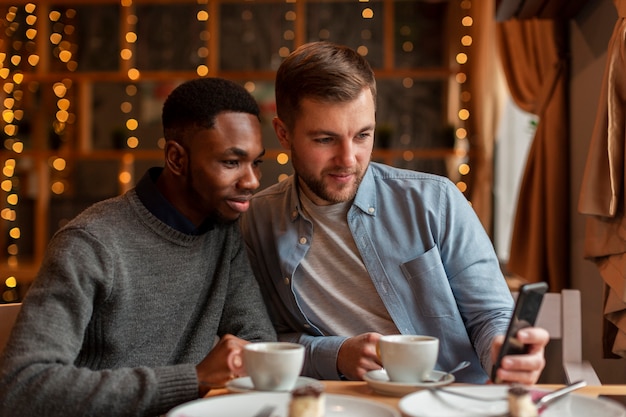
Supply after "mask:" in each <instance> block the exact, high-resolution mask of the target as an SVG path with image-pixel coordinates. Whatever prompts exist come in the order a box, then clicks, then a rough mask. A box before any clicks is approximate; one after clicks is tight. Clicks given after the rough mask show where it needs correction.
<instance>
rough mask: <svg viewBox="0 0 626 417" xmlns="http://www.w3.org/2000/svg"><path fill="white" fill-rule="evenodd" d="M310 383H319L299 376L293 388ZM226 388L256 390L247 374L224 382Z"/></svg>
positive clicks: (236, 390) (233, 390)
mask: <svg viewBox="0 0 626 417" xmlns="http://www.w3.org/2000/svg"><path fill="white" fill-rule="evenodd" d="M310 384H320V382H319V381H318V380H317V379H313V378H308V377H306V376H299V377H298V380H297V381H296V385H295V386H294V389H295V388H300V387H304V386H306V385H310ZM226 388H228V390H229V391H232V392H250V391H258V390H256V389H254V385H253V384H252V379H251V378H250V377H249V376H244V377H241V378H236V379H233V380H231V381H228V383H227V384H226ZM272 392H281V391H272Z"/></svg>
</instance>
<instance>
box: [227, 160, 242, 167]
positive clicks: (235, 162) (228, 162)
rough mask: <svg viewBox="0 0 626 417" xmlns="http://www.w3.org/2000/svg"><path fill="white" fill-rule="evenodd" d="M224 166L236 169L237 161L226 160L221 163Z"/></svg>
mask: <svg viewBox="0 0 626 417" xmlns="http://www.w3.org/2000/svg"><path fill="white" fill-rule="evenodd" d="M223 163H224V165H228V166H231V167H236V166H237V165H239V161H237V160H235V159H231V160H226V161H223Z"/></svg>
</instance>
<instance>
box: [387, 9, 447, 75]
mask: <svg viewBox="0 0 626 417" xmlns="http://www.w3.org/2000/svg"><path fill="white" fill-rule="evenodd" d="M447 10H448V2H446V1H436V2H431V1H423V0H420V1H396V2H395V42H394V49H395V65H396V67H398V68H420V67H443V66H445V63H446V62H445V53H446V42H445V41H446V33H447V32H446V14H447Z"/></svg>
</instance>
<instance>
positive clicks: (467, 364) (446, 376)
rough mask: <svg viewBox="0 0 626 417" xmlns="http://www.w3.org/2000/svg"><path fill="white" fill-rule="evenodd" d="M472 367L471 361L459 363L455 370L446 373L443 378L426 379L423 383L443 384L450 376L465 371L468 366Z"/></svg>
mask: <svg viewBox="0 0 626 417" xmlns="http://www.w3.org/2000/svg"><path fill="white" fill-rule="evenodd" d="M470 365H471V362H470V361H463V362H459V364H458V365H457V366H455V367H454V368H452V369H450V370H449V371H448V372H446V373H445V374H443V375H441V377H440V378H439V379H432V378H430V379H425V380H423V381H422V382H441V381H445V379H446V378H448V376H450V375H452V374H453V373H455V372H458V371H460V370H461V369H465V368H467V367H468V366H470Z"/></svg>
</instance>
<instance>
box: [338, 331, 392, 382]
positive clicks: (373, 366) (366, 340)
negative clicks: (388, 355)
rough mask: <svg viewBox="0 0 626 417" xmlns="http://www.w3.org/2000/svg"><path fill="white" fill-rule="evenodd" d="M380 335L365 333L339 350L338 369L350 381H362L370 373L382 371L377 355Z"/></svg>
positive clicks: (352, 338)
mask: <svg viewBox="0 0 626 417" xmlns="http://www.w3.org/2000/svg"><path fill="white" fill-rule="evenodd" d="M380 336H381V334H380V333H363V334H360V335H358V336H354V337H351V338H349V339H347V340H346V341H345V342H343V344H342V345H341V347H340V348H339V354H338V355H337V369H338V370H339V372H340V373H341V374H342V375H344V376H345V377H346V378H348V379H350V380H362V379H363V375H365V374H366V373H367V372H369V371H373V370H377V369H381V368H382V365H381V362H380V358H379V357H378V353H377V345H378V339H380Z"/></svg>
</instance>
